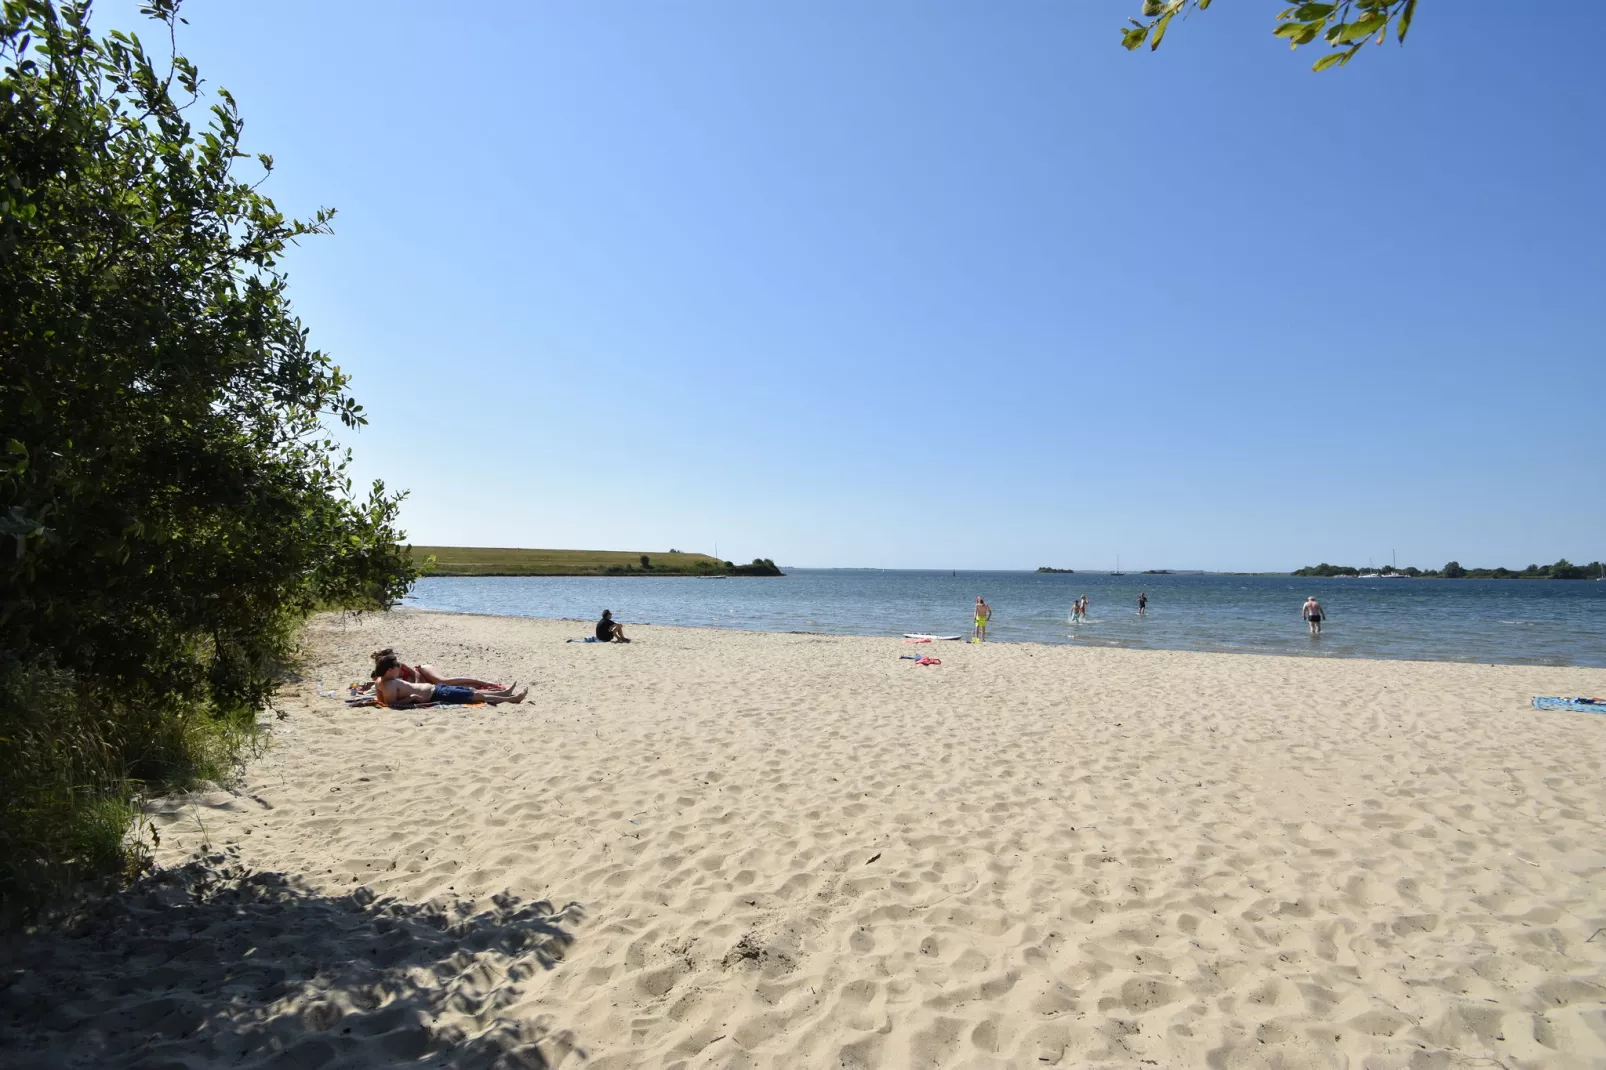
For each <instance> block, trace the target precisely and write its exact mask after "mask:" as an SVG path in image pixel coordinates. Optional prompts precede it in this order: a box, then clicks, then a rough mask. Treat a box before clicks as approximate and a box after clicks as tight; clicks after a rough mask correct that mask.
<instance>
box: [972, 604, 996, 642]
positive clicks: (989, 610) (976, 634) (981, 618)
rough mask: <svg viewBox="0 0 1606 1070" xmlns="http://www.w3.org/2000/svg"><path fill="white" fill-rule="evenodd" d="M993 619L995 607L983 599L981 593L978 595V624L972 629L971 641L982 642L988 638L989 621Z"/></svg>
mask: <svg viewBox="0 0 1606 1070" xmlns="http://www.w3.org/2000/svg"><path fill="white" fill-rule="evenodd" d="M992 619H993V607H992V606H990V605H988V604H987V603H986V602H984V601H982V597H981V595H979V594H978V595H977V596H976V626H975V627H974V628H972V629H971V631H970V641H971V642H972V643H980V642H983V641H985V640H986V638H987V622H988V621H990V620H992Z"/></svg>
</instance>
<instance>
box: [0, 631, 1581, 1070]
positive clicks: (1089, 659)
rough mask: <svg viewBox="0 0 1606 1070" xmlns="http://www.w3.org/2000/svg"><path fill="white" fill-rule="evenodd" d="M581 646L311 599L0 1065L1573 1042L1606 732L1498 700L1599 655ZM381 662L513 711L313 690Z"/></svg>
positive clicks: (1185, 1051) (688, 1061)
mask: <svg viewBox="0 0 1606 1070" xmlns="http://www.w3.org/2000/svg"><path fill="white" fill-rule="evenodd" d="M1296 623H1297V622H1296ZM587 631H588V626H587V625H583V624H576V623H572V622H571V623H565V622H561V621H540V620H518V619H509V618H497V617H469V616H453V615H446V614H434V613H422V612H397V613H393V614H388V615H380V616H370V617H367V618H364V619H363V620H361V621H359V622H355V623H353V622H351V621H349V620H343V619H341V618H338V617H325V618H320V619H319V620H318V621H316V622H315V623H314V624H313V626H312V627H311V628H310V629H309V632H308V635H307V640H308V644H309V648H310V663H311V669H310V671H308V672H307V674H306V678H305V680H304V682H302V683H300V684H297V685H294V686H291V687H289V688H287V689H286V691H285V694H284V696H283V700H282V703H281V705H282V710H281V713H282V717H280V718H276V719H272V720H271V721H270V722H269V724H270V730H269V733H268V743H267V745H266V748H265V750H264V751H263V753H262V754H261V755H260V756H259V757H257V758H255V759H254V760H252V761H250V762H249V763H248V764H247V765H246V767H245V768H244V769H243V772H242V774H241V776H240V778H239V780H238V782H237V783H235V784H233V785H230V786H228V787H227V788H220V789H218V790H215V791H206V792H199V793H195V794H191V795H188V796H185V797H182V798H176V799H166V800H158V801H157V802H155V803H153V804H152V807H151V812H152V816H153V820H154V822H155V828H156V829H157V831H158V832H159V835H160V839H161V845H160V848H159V849H158V851H157V857H158V859H159V861H160V862H161V863H162V865H163V866H164V867H165V869H164V871H163V872H162V873H160V874H158V875H157V876H156V877H155V878H152V879H150V880H147V881H146V882H144V883H143V884H142V885H141V886H140V887H138V888H137V889H135V890H134V891H133V892H131V893H129V894H127V895H125V896H122V897H120V898H118V899H115V900H112V901H110V902H108V903H106V904H103V905H102V906H101V907H100V908H98V909H97V910H96V911H94V912H92V913H91V914H90V915H89V916H88V917H85V918H84V919H82V920H80V921H79V922H78V923H77V924H76V925H74V926H71V927H69V928H68V929H67V930H65V931H52V932H46V933H41V934H38V935H36V936H34V937H32V938H30V939H27V940H23V941H21V942H14V944H13V946H11V947H10V948H9V949H8V952H7V956H8V957H7V963H6V966H7V969H6V974H5V982H6V983H8V984H9V987H8V988H7V989H6V990H5V991H4V992H3V993H0V1023H3V1024H0V1046H5V1047H9V1048H10V1049H11V1054H10V1056H9V1057H8V1061H9V1062H11V1064H12V1065H17V1066H23V1067H34V1066H41V1067H42V1066H50V1067H57V1066H61V1067H72V1066H108V1067H120V1066H139V1067H143V1068H149V1070H154V1068H156V1067H181V1066H182V1067H203V1066H214V1065H228V1066H243V1067H259V1066H261V1067H323V1066H327V1067H336V1066H354V1067H380V1066H391V1065H397V1064H405V1065H421V1066H481V1065H483V1066H493V1065H496V1066H549V1065H561V1066H588V1067H593V1068H598V1070H601V1068H610V1070H611V1068H623V1067H688V1068H690V1067H1043V1066H1065V1067H1070V1066H1074V1067H1123V1068H1125V1067H1132V1068H1141V1067H1176V1068H1180V1067H1217V1068H1230V1067H1286V1068H1292V1067H1355V1068H1360V1067H1366V1068H1383V1067H1413V1068H1418V1067H1446V1068H1448V1067H1473V1066H1479V1067H1506V1068H1517V1067H1535V1068H1537V1067H1546V1068H1555V1067H1600V1066H1606V932H1601V931H1600V930H1601V929H1602V928H1603V927H1606V842H1603V841H1602V838H1601V817H1602V815H1603V814H1606V782H1603V778H1602V773H1603V771H1606V770H1603V753H1606V748H1603V744H1606V716H1599V715H1592V714H1582V713H1538V712H1536V711H1534V710H1532V709H1530V708H1529V706H1528V700H1529V698H1530V697H1531V696H1532V695H1535V694H1606V670H1594V669H1565V668H1554V669H1552V668H1533V667H1514V666H1482V665H1462V664H1442V663H1413V662H1385V661H1358V660H1329V659H1320V658H1283V657H1256V656H1247V655H1243V656H1240V655H1225V654H1191V653H1179V652H1157V651H1120V650H1102V649H1081V648H1072V647H1045V646H1037V645H1030V644H1013V645H1006V644H987V645H981V646H973V645H970V644H960V643H943V644H933V645H930V646H924V645H922V646H910V645H905V644H904V643H903V642H902V641H900V640H897V639H875V638H852V637H831V636H816V635H777V634H761V633H743V632H724V631H713V630H705V629H689V628H686V629H682V628H655V627H632V628H630V631H631V633H632V634H633V635H635V636H636V638H637V642H635V643H633V644H632V645H630V646H606V647H604V646H598V645H594V644H579V643H575V644H565V643H564V642H563V640H564V638H566V637H570V636H580V635H584V634H586V633H587ZM381 645H394V646H396V647H398V648H399V649H400V650H401V651H402V652H403V654H404V656H406V657H407V658H408V659H409V660H411V661H415V662H416V661H427V662H430V663H433V664H434V665H436V666H438V667H440V668H442V669H444V670H448V671H449V672H452V673H458V672H461V673H467V674H473V675H484V676H487V677H490V678H510V679H511V678H516V679H519V680H521V681H528V682H529V683H530V684H532V689H531V692H530V695H531V698H530V701H528V702H527V703H526V704H524V705H522V706H500V707H487V708H478V709H431V710H425V711H417V712H409V713H399V712H392V711H374V710H367V711H363V710H358V711H352V710H348V709H346V708H345V707H344V705H343V704H341V703H340V702H338V701H335V700H331V699H326V698H321V697H319V696H318V695H317V684H318V681H319V679H320V678H321V679H322V680H323V681H325V686H326V687H334V686H337V685H339V686H343V685H344V684H345V683H346V682H348V681H350V680H353V679H356V678H358V677H359V676H360V675H361V674H362V673H363V670H364V668H365V659H364V655H365V654H366V653H367V651H369V650H370V649H372V648H374V647H376V646H381ZM911 652H929V653H933V654H935V655H937V656H939V657H941V658H942V661H943V664H942V665H941V666H937V667H919V666H917V665H915V664H914V663H913V662H911V661H906V660H900V659H899V655H901V654H906V653H911Z"/></svg>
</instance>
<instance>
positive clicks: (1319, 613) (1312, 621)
mask: <svg viewBox="0 0 1606 1070" xmlns="http://www.w3.org/2000/svg"><path fill="white" fill-rule="evenodd" d="M1302 612H1303V614H1304V617H1305V623H1306V624H1309V625H1310V634H1311V635H1313V636H1316V635H1321V634H1322V621H1323V620H1324V619H1325V618H1326V617H1327V611H1326V610H1325V609H1323V608H1322V604H1321V603H1320V602H1318V601H1316V596H1315V595H1311V596H1310V597H1309V598H1307V599H1305V607H1304V609H1303V611H1302Z"/></svg>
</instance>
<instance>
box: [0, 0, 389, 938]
mask: <svg viewBox="0 0 1606 1070" xmlns="http://www.w3.org/2000/svg"><path fill="white" fill-rule="evenodd" d="M147 11H148V12H149V13H150V14H152V15H153V16H154V17H155V18H157V19H158V20H159V21H160V22H161V23H163V25H164V28H165V29H167V30H169V31H171V30H173V29H175V28H176V25H175V24H176V22H177V12H176V0H150V2H149V3H148V5H147ZM87 19H88V4H86V3H70V4H62V5H60V6H59V8H58V6H57V5H56V4H55V3H52V2H50V0H8V2H7V3H6V5H5V7H4V9H3V14H0V68H3V71H0V191H3V192H0V539H3V540H4V546H5V553H4V555H3V557H0V909H12V908H15V907H17V906H18V905H19V904H22V903H25V902H27V901H30V900H31V898H36V894H37V893H38V892H39V891H40V890H41V889H46V888H49V887H50V886H52V885H53V883H54V882H57V881H59V880H61V879H67V878H71V877H74V876H77V875H81V874H83V873H86V872H92V871H105V870H107V869H108V868H115V866H116V865H118V864H121V863H123V862H125V861H127V858H126V855H125V854H124V853H123V852H122V851H121V850H120V848H119V847H118V846H117V844H118V843H119V842H120V839H121V832H122V830H123V828H125V827H126V820H127V818H128V816H129V813H130V811H129V810H128V799H129V798H130V796H131V793H132V792H133V791H135V790H137V788H138V786H139V784H140V782H143V781H151V780H172V779H175V778H176V779H180V780H182V779H184V778H185V777H189V776H194V775H204V774H206V773H208V772H214V773H215V772H217V771H218V770H219V769H226V768H227V765H228V763H229V762H230V761H231V760H232V757H233V755H234V754H235V753H237V751H238V748H239V746H240V745H241V743H242V741H244V740H245V739H247V738H249V735H250V732H251V730H252V726H253V725H254V723H255V715H256V713H257V711H259V710H260V709H262V708H263V707H264V706H265V705H266V704H267V702H268V701H269V699H270V698H271V696H272V693H273V690H274V688H275V686H277V684H278V682H279V681H280V680H281V679H282V677H283V674H284V672H285V670H286V667H287V666H288V665H289V664H290V663H291V661H292V660H293V657H294V650H295V636H296V633H297V629H298V627H299V624H300V622H301V621H302V620H303V619H304V618H305V616H306V614H308V613H309V612H311V611H312V610H314V609H317V608H323V607H328V606H367V607H378V606H385V605H389V604H391V603H392V602H394V601H395V600H396V599H397V598H399V597H400V596H401V595H402V594H403V593H404V592H405V591H406V589H407V587H408V585H409V584H410V583H411V581H412V580H413V578H414V577H415V576H416V570H415V569H414V567H413V565H412V563H411V560H410V559H409V557H408V555H407V553H406V551H405V550H404V549H403V548H401V547H400V546H399V545H398V539H399V533H398V532H397V531H396V530H395V528H394V520H395V516H396V510H397V507H398V504H399V501H400V499H399V497H398V496H396V495H392V494H387V493H386V491H385V489H384V486H383V485H382V484H380V483H377V482H376V483H375V484H374V486H373V487H372V489H371V490H370V492H369V493H368V495H367V497H366V498H365V499H356V498H353V496H352V494H351V485H350V480H349V479H348V478H347V476H346V465H347V463H348V461H349V455H348V454H346V453H345V452H343V451H341V450H339V449H338V448H337V447H336V446H335V445H334V443H333V441H332V440H331V438H330V436H329V433H328V431H327V430H326V429H325V427H324V426H323V423H322V420H323V419H324V418H325V417H326V416H337V417H338V418H339V419H340V420H341V421H342V422H343V423H344V424H346V425H347V426H348V427H357V426H359V425H361V424H362V423H364V422H365V420H364V417H363V415H362V407H361V406H360V405H358V404H357V403H356V401H355V399H353V398H352V397H351V395H350V394H349V393H348V392H347V389H346V387H347V384H348V378H347V376H346V375H344V374H343V373H342V372H341V371H340V369H339V368H337V367H335V366H334V364H333V363H332V362H331V360H330V359H329V357H328V356H326V355H325V354H323V353H321V352H318V351H317V350H313V349H310V348H309V347H308V344H307V334H306V331H305V330H304V329H303V328H302V325H301V323H300V321H299V320H297V319H296V318H295V316H294V315H293V313H292V310H291V307H290V304H289V300H288V297H287V294H286V285H285V278H284V275H283V273H282V271H281V270H280V268H279V266H278V259H279V257H280V255H281V254H282V253H283V252H284V250H285V248H286V247H287V246H288V245H289V244H290V243H291V242H293V241H295V240H297V239H299V238H301V237H305V236H311V235H315V234H322V233H326V232H327V231H328V230H329V220H330V219H331V218H332V216H333V213H332V212H328V211H320V212H319V213H318V214H317V216H316V217H315V218H314V219H313V220H312V221H311V222H310V223H302V222H297V221H293V220H286V219H285V218H284V217H283V216H282V215H280V214H279V212H278V211H277V210H276V209H275V207H274V205H273V202H272V201H270V200H268V199H267V198H266V197H264V196H262V195H261V194H260V193H258V192H257V189H256V184H255V181H256V179H255V178H253V179H250V180H248V179H247V178H246V177H242V176H240V175H238V174H237V173H236V170H237V167H238V166H239V161H240V160H243V159H248V157H247V156H246V154H245V153H243V152H242V151H241V149H240V131H241V121H240V118H239V113H238V111H237V109H236V107H235V102H234V100H233V98H232V97H230V96H229V95H228V94H227V93H226V92H223V91H220V92H219V93H218V94H217V96H216V97H215V99H214V100H213V101H212V102H211V111H210V121H209V123H208V125H207V127H206V128H205V129H204V130H201V131H199V132H197V131H196V130H194V129H193V128H192V126H191V124H190V120H189V117H188V115H187V113H186V111H185V109H186V108H187V106H188V105H189V104H190V103H191V102H192V101H195V100H198V99H200V98H201V91H200V84H201V83H200V79H199V75H198V74H197V72H196V70H195V68H194V67H193V65H191V64H190V63H189V62H188V61H187V60H185V59H184V58H183V57H182V56H175V57H174V58H173V59H172V60H171V61H170V64H164V66H166V67H167V69H166V70H162V69H159V68H158V67H157V66H156V64H155V63H154V62H153V60H152V59H151V57H149V56H147V55H146V53H145V52H144V50H143V49H142V47H141V46H140V45H139V44H138V41H137V38H135V37H133V36H129V35H123V34H119V33H116V32H113V33H112V34H111V35H109V36H107V37H105V38H102V39H96V38H95V37H93V36H92V35H91V34H90V32H89V28H88V24H87ZM163 36H166V34H164V35H163ZM257 159H258V162H259V163H260V164H261V166H262V168H263V169H264V170H271V167H272V160H271V158H269V157H266V156H261V157H258V158H257ZM114 833H115V834H116V835H115V836H114Z"/></svg>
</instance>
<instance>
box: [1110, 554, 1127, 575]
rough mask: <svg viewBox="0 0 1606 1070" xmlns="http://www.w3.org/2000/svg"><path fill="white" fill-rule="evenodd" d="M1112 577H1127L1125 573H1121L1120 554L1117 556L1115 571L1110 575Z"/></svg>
mask: <svg viewBox="0 0 1606 1070" xmlns="http://www.w3.org/2000/svg"><path fill="white" fill-rule="evenodd" d="M1110 575H1112V576H1125V575H1126V573H1125V572H1122V571H1121V555H1120V554H1116V555H1115V571H1114V572H1112V573H1110Z"/></svg>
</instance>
